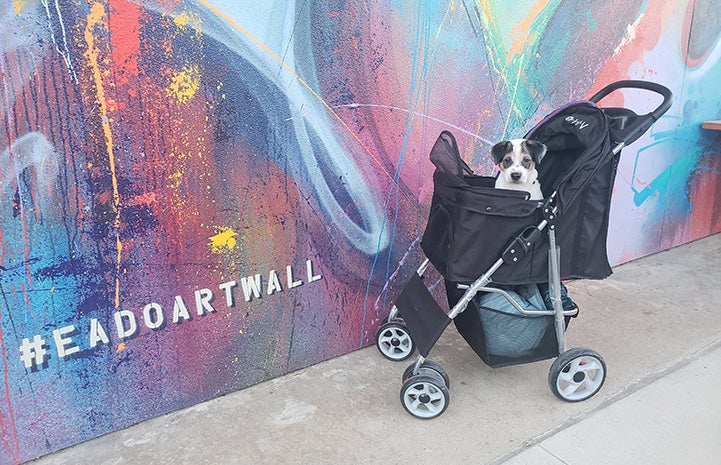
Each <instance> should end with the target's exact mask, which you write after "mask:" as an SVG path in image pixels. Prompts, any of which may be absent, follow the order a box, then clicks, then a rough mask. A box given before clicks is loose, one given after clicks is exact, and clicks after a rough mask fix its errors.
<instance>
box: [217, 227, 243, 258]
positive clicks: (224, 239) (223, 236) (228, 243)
mask: <svg viewBox="0 0 721 465" xmlns="http://www.w3.org/2000/svg"><path fill="white" fill-rule="evenodd" d="M237 235H238V233H236V232H235V231H233V230H232V229H231V228H220V232H219V233H218V234H216V235H215V236H211V237H210V250H211V251H212V252H213V253H221V252H222V249H223V248H224V247H227V248H228V249H233V248H234V247H235V243H236V240H235V237H236V236H237Z"/></svg>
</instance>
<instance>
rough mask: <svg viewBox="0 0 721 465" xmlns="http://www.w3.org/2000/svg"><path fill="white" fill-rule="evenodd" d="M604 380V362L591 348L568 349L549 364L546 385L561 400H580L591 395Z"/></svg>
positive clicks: (598, 388) (599, 387)
mask: <svg viewBox="0 0 721 465" xmlns="http://www.w3.org/2000/svg"><path fill="white" fill-rule="evenodd" d="M605 380H606V363H605V362H604V361H603V358H602V357H601V356H600V355H599V354H598V353H597V352H596V351H594V350H591V349H581V348H579V349H570V350H567V351H566V352H564V353H562V354H561V355H560V356H559V357H558V358H557V359H556V360H554V362H553V364H552V365H551V369H550V370H549V372H548V385H549V387H550V388H551V391H552V392H553V393H554V394H555V395H556V397H558V398H559V399H561V400H565V401H567V402H581V401H583V400H586V399H589V398H591V397H593V396H594V395H595V394H596V393H597V392H598V391H599V390H600V389H601V386H603V382H604V381H605Z"/></svg>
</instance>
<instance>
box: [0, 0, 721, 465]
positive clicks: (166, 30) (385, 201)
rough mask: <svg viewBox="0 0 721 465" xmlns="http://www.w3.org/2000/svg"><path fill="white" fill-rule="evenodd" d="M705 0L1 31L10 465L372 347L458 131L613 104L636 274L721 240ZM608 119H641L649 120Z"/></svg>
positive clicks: (623, 218) (192, 15)
mask: <svg viewBox="0 0 721 465" xmlns="http://www.w3.org/2000/svg"><path fill="white" fill-rule="evenodd" d="M720 20H721V18H719V12H718V9H717V8H713V5H712V2H711V0H695V1H687V0H633V1H630V0H623V1H621V0H614V1H607V2H590V1H586V2H572V1H568V0H543V1H536V0H534V1H531V0H522V1H518V2H515V3H514V6H513V7H509V6H508V3H507V2H502V1H496V0H445V1H440V0H417V1H414V2H400V1H397V0H386V1H380V0H374V1H364V2H354V1H349V0H336V1H324V2H318V1H303V2H300V1H293V0H285V1H267V2H236V1H225V0H187V1H185V0H152V1H151V0H145V1H140V0H137V1H136V0H104V1H99V0H78V1H75V2H60V1H59V0H13V1H10V2H8V1H6V2H3V3H2V5H1V6H0V25H1V26H2V27H1V28H0V120H1V121H0V191H1V192H2V195H1V196H0V352H1V353H2V366H3V382H2V389H1V390H0V463H1V464H11V463H12V464H16V463H21V462H24V461H27V460H30V459H33V458H35V457H37V456H39V455H43V454H47V453H50V452H52V451H55V450H58V449H60V448H63V447H67V446H69V445H72V444H75V443H77V442H80V441H83V440H86V439H89V438H92V437H95V436H98V435H100V434H103V433H106V432H108V431H111V430H115V429H119V428H123V427H126V426H128V425H131V424H133V423H137V422H139V421H142V420H144V419H147V418H150V417H153V416H156V415H160V414H163V413H166V412H169V411H172V410H175V409H179V408H182V407H186V406H189V405H192V404H195V403H197V402H201V401H204V400H207V399H210V398H213V397H215V396H218V395H221V394H224V393H227V392H231V391H234V390H237V389H241V388H244V387H247V386H249V385H252V384H254V383H258V382H261V381H264V380H267V379H270V378H272V377H276V376H279V375H282V374H284V373H287V372H289V371H292V370H296V369H299V368H302V367H304V366H308V365H310V364H313V363H316V362H319V361H322V360H326V359H328V358H331V357H334V356H337V355H340V354H343V353H347V352H349V351H352V350H355V349H358V348H360V347H363V346H365V345H367V344H369V343H370V342H371V341H372V339H373V335H374V332H375V330H376V329H377V327H378V324H379V320H380V319H381V318H382V317H384V316H385V315H386V314H387V311H388V308H387V306H388V302H389V301H390V300H391V299H392V298H393V297H394V292H395V291H397V289H396V288H397V286H398V285H400V284H402V282H403V279H401V277H400V276H401V275H402V274H403V273H405V272H407V271H406V270H407V269H410V270H412V269H413V268H415V266H416V265H417V263H418V261H419V260H420V257H419V247H418V242H419V236H420V234H421V233H422V229H423V227H424V226H425V219H426V215H427V212H428V208H429V204H430V196H431V193H432V192H431V190H432V182H431V181H432V180H431V173H432V165H431V164H430V162H429V161H428V159H427V153H428V151H429V149H430V147H431V145H432V144H433V142H434V141H435V138H436V137H437V135H438V133H439V132H440V131H441V130H444V129H449V130H451V131H452V132H454V134H455V135H456V136H457V138H458V141H459V144H460V146H461V150H462V152H463V155H464V157H465V159H466V160H467V161H468V162H469V163H470V164H471V165H472V166H473V167H474V168H476V169H477V171H480V172H484V171H485V172H488V173H490V172H491V170H492V169H493V168H492V166H491V161H490V159H489V157H488V156H487V151H488V148H489V147H490V145H491V144H493V143H495V142H496V141H498V140H501V139H503V138H506V137H510V136H512V135H522V134H523V133H525V132H526V131H527V130H528V129H530V128H531V127H532V126H533V125H534V124H535V123H536V122H538V121H540V119H542V118H543V116H545V114H547V113H548V112H550V111H552V110H553V109H555V108H557V107H559V106H561V105H564V104H566V103H568V102H569V101H573V100H579V99H583V98H585V97H587V96H589V95H590V94H592V93H593V92H594V91H596V90H598V89H599V88H601V87H603V86H604V85H606V84H608V83H609V82H611V81H614V80H618V79H627V78H632V79H648V80H653V81H657V82H660V83H663V84H665V85H667V86H669V87H670V88H671V89H672V90H673V91H674V93H675V95H676V103H675V105H674V107H672V109H671V111H670V112H669V113H668V114H667V116H666V117H664V118H663V119H662V120H661V121H659V122H658V123H657V124H656V125H655V126H654V128H652V130H651V131H650V132H649V133H648V134H647V135H646V136H644V137H643V138H642V139H640V140H639V141H638V142H636V143H635V144H633V145H632V146H630V147H628V148H627V149H626V150H625V152H624V154H623V157H622V162H621V166H620V168H619V175H618V178H617V182H616V190H615V193H614V199H613V201H614V206H613V209H614V210H613V211H614V213H613V214H612V219H611V232H610V239H609V242H610V244H609V249H610V254H611V259H612V262H613V263H616V264H617V263H621V262H623V261H627V260H631V259H634V258H637V257H640V256H643V255H646V254H650V253H653V252H656V251H659V250H662V249H665V248H669V247H672V246H675V245H678V244H682V243H685V242H688V241H691V240H694V239H696V238H699V237H703V236H706V235H709V234H712V233H715V232H719V231H721V193H720V191H721V182H720V181H719V179H720V177H719V172H720V171H721V157H720V156H719V145H718V138H717V136H715V135H714V134H711V133H707V132H704V131H702V130H701V129H700V125H701V122H702V121H704V120H708V119H718V117H719V115H721V108H720V107H721V100H719V99H718V97H717V95H716V94H717V92H710V90H712V89H716V88H717V87H718V85H717V82H718V76H719V74H720V73H721V60H719V55H721V45H719V41H720V38H721V30H719V28H721V26H720V25H721V21H720ZM607 100H609V102H610V103H611V104H615V105H624V106H628V107H630V108H632V109H635V110H643V111H644V112H645V111H648V110H650V109H651V108H652V107H653V106H654V104H655V103H657V102H656V101H655V100H654V97H653V96H647V95H639V94H636V93H632V92H629V93H626V92H624V93H620V92H619V93H618V95H614V96H611V97H609V98H608V99H607Z"/></svg>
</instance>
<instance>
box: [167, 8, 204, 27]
mask: <svg viewBox="0 0 721 465" xmlns="http://www.w3.org/2000/svg"><path fill="white" fill-rule="evenodd" d="M201 21H202V18H201V17H200V16H199V15H197V14H193V13H188V12H187V11H183V12H182V13H180V14H179V15H178V16H176V17H175V18H173V22H174V23H175V25H176V26H178V27H179V28H181V29H186V28H187V27H188V26H190V27H192V28H195V29H198V28H199V27H200V23H201Z"/></svg>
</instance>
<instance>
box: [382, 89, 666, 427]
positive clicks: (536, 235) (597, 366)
mask: <svg viewBox="0 0 721 465" xmlns="http://www.w3.org/2000/svg"><path fill="white" fill-rule="evenodd" d="M628 87H631V88H639V89H644V90H650V91H653V92H656V93H658V94H660V95H662V96H663V97H664V100H663V102H662V103H661V104H660V105H659V106H658V108H656V110H654V111H653V112H651V113H649V114H647V115H641V116H639V115H636V114H635V113H634V112H632V111H631V110H627V109H625V108H611V109H606V110H605V111H604V114H605V115H606V116H607V118H609V119H610V120H614V123H615V125H616V128H617V129H618V130H617V132H616V133H615V134H613V137H615V138H617V139H615V146H614V147H613V148H612V149H611V154H612V156H613V157H616V156H618V155H619V154H620V153H621V151H622V149H623V148H624V147H625V146H627V145H628V144H630V143H631V142H633V141H635V140H636V139H638V138H639V137H640V136H641V135H643V133H645V132H646V131H647V130H648V129H649V128H650V126H651V125H652V124H653V123H654V122H655V121H656V120H657V119H658V118H659V117H660V116H661V115H663V114H664V113H665V112H666V111H667V110H668V109H669V107H670V105H671V99H672V95H671V92H670V91H669V90H668V89H667V88H665V87H664V86H661V85H659V84H655V83H652V82H645V81H618V82H615V83H612V84H610V85H609V86H607V87H605V88H604V89H602V90H601V91H599V92H598V93H597V94H595V95H594V96H593V97H591V98H590V99H589V101H590V102H592V103H594V104H595V103H597V102H598V101H599V100H601V99H602V98H604V97H605V96H607V95H608V94H609V93H611V92H613V91H615V90H617V89H620V88H628ZM619 134H620V135H619ZM462 168H463V171H465V172H467V173H469V174H471V175H472V174H473V172H472V171H471V170H470V168H469V167H468V166H467V165H465V166H462ZM614 175H615V167H614ZM557 196H558V191H557V190H555V189H554V191H553V192H552V193H551V194H550V195H549V196H548V197H547V198H546V199H545V200H542V201H539V207H540V208H541V211H542V213H543V219H542V220H541V221H540V222H538V223H537V224H536V225H535V226H531V227H527V228H525V229H523V230H522V231H521V232H520V233H517V234H516V235H515V236H514V237H513V238H512V240H511V241H510V243H509V245H507V246H506V247H505V249H504V250H503V252H502V253H501V256H500V257H499V258H497V259H496V260H495V262H493V263H492V264H491V265H490V266H489V267H488V268H487V269H486V271H485V272H483V273H482V274H481V275H480V276H479V277H478V278H476V279H475V280H473V281H472V282H470V284H463V283H458V282H455V283H452V284H453V286H455V287H456V288H457V289H459V290H462V291H463V294H462V295H461V296H460V298H458V300H457V301H456V303H455V304H453V305H452V307H451V308H450V310H449V311H448V313H447V314H446V313H445V312H443V310H442V309H441V308H440V306H439V305H438V304H437V302H436V301H435V299H434V298H433V297H432V296H431V295H430V293H429V292H428V290H427V289H426V287H425V285H423V284H419V283H420V281H421V280H422V279H423V277H424V275H425V274H426V271H427V269H428V266H429V265H430V264H431V258H430V257H429V258H426V259H425V260H424V261H423V263H422V264H421V265H420V266H419V267H418V269H417V270H416V271H415V273H414V275H413V276H412V278H411V280H410V281H409V283H408V285H407V286H406V288H405V289H404V292H403V293H402V294H401V296H399V298H398V299H397V300H396V303H395V304H394V305H393V306H392V307H391V310H390V312H389V314H388V317H387V318H386V319H385V320H384V323H383V324H382V326H381V328H380V329H379V331H378V333H377V334H376V345H377V347H378V349H379V350H380V352H381V353H382V354H383V355H384V356H385V357H386V358H388V359H390V360H394V361H401V360H405V359H407V358H408V357H410V355H412V353H413V352H414V350H415V347H416V346H417V347H418V352H419V355H418V357H417V359H416V361H415V363H413V364H411V365H410V366H408V368H406V370H405V372H404V374H403V386H402V388H401V396H400V397H401V403H402V404H403V406H404V408H405V409H406V411H408V412H409V413H410V414H411V415H413V416H415V417H417V418H422V419H431V418H435V417H437V416H439V415H440V414H442V413H443V412H444V411H445V410H446V408H447V407H448V404H449V400H450V397H449V392H448V389H449V387H450V379H449V377H448V374H447V373H446V372H445V371H444V370H443V368H442V367H440V366H439V365H438V364H436V363H433V362H431V361H429V360H428V359H427V357H428V354H429V352H430V350H431V348H432V347H433V346H434V345H435V343H436V342H437V341H438V339H439V338H440V336H441V335H442V333H443V332H444V331H445V329H446V328H447V327H448V325H449V324H450V322H451V321H453V320H454V319H455V318H456V317H457V316H459V315H460V314H461V313H463V312H464V311H465V310H466V309H467V308H468V306H469V304H470V303H471V302H472V301H473V299H474V298H475V297H476V295H478V294H479V293H494V294H498V295H500V296H502V297H503V298H504V299H505V300H506V301H507V302H508V303H509V304H510V305H512V306H513V308H515V309H516V310H517V311H518V313H519V314H520V315H522V316H525V317H550V316H553V329H554V332H555V338H556V345H557V353H556V354H555V355H558V357H557V358H556V360H555V361H554V362H553V364H552V366H551V369H550V371H549V377H548V383H549V387H550V388H551V391H552V392H553V393H554V394H555V395H556V397H558V398H560V399H561V400H564V401H569V402H578V401H583V400H586V399H588V398H590V397H592V396H593V395H595V394H596V393H597V392H598V391H599V390H600V389H601V387H602V386H603V383H604V381H605V376H606V364H605V362H604V360H603V358H602V357H601V356H600V355H599V354H598V353H597V352H595V351H593V350H591V349H587V348H575V349H571V350H567V347H566V337H565V330H566V326H567V322H568V318H570V317H574V316H576V315H577V314H578V308H573V309H564V307H563V301H562V295H561V286H562V284H561V279H562V273H561V266H560V254H561V250H560V247H559V245H558V244H557V238H556V226H557V224H556V223H557V217H558V212H559V207H558V205H557ZM544 231H546V233H547V237H548V249H549V250H548V286H549V295H550V301H551V303H552V308H551V309H546V310H529V309H526V308H524V307H523V306H522V305H521V304H520V303H519V302H518V301H517V300H516V299H515V298H514V297H513V296H512V295H511V294H509V293H508V292H507V291H506V290H504V289H502V288H498V287H490V286H489V285H490V284H491V283H492V282H493V275H494V274H496V272H497V271H498V270H499V269H500V268H501V267H502V266H503V265H504V264H508V265H513V264H515V263H517V262H519V261H521V260H522V259H523V257H524V256H525V255H526V254H527V253H528V252H529V250H530V249H531V248H532V246H533V245H534V244H535V243H536V242H537V241H538V240H539V239H540V238H541V237H542V236H543V234H542V233H543V232H544ZM604 253H605V250H604ZM439 271H440V270H439ZM609 271H610V270H609ZM442 274H443V273H442ZM608 274H610V272H609V273H608ZM449 283H450V282H449V281H448V280H447V281H446V286H448V285H449ZM447 292H449V289H447ZM450 301H451V298H450V294H449V302H450ZM399 306H402V307H403V308H406V309H407V308H411V309H412V311H407V310H406V311H403V312H401V311H400V310H399ZM464 337H465V335H464ZM474 350H475V348H474ZM555 355H552V356H555ZM543 358H549V357H548V356H546V355H544V356H541V358H536V359H534V360H540V359H543ZM534 360H529V361H534ZM484 361H486V360H485V359H484ZM487 363H488V362H487ZM512 363H522V362H512ZM491 366H493V365H491Z"/></svg>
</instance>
